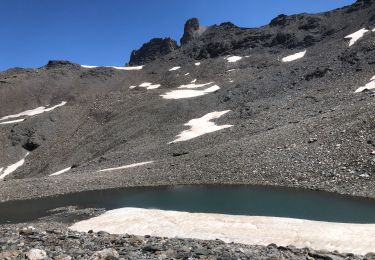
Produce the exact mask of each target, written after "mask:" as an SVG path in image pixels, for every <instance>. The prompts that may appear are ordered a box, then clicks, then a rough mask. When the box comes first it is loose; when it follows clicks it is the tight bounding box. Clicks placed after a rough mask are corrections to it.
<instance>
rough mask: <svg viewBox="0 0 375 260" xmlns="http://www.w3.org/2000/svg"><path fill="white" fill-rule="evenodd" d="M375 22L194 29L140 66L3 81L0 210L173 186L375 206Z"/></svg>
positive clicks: (28, 74)
mask: <svg viewBox="0 0 375 260" xmlns="http://www.w3.org/2000/svg"><path fill="white" fill-rule="evenodd" d="M374 14H375V3H374V1H358V2H357V3H355V4H353V5H351V6H347V7H343V8H340V9H337V10H333V11H330V12H326V13H320V14H298V15H292V16H285V15H280V16H278V17H276V18H275V19H273V20H272V21H271V23H270V24H269V25H266V26H263V27H260V28H240V27H238V26H235V25H234V24H232V23H228V22H227V23H222V24H220V25H212V26H209V27H203V26H201V25H200V24H199V22H198V21H197V20H196V19H193V20H190V21H189V22H188V23H187V25H186V26H185V29H186V30H185V32H186V34H184V37H183V39H182V43H183V44H182V45H181V46H179V47H178V46H177V43H176V42H175V41H174V40H172V39H169V38H167V39H154V40H151V41H150V42H149V43H146V44H145V45H144V46H142V48H140V49H139V50H137V51H134V52H133V54H132V57H131V61H130V64H131V65H140V64H142V65H144V66H143V67H124V68H118V67H90V66H81V65H79V64H74V63H71V62H66V61H53V62H50V63H49V64H48V65H46V66H44V67H42V68H38V69H12V70H8V71H4V72H1V73H0V98H1V102H0V118H2V119H0V176H4V177H3V179H5V180H7V181H1V182H0V200H1V199H6V198H9V197H12V196H15V197H17V196H18V197H28V196H39V195H52V194H56V193H65V192H71V191H79V190H85V189H98V188H99V189H102V188H104V187H105V188H111V187H122V186H128V185H150V184H152V185H155V184H176V183H179V184H181V183H183V184H189V183H250V184H267V185H282V186H292V187H305V188H311V189H322V190H328V191H336V192H340V193H346V194H356V195H366V196H371V197H375V190H374V188H373V187H375V176H373V175H374V174H373V173H374V172H375V168H374V167H375V164H374V155H373V153H374V150H375V146H374V145H375V139H374V127H375V125H374V122H375V118H374V113H373V111H374V105H375V102H374V96H373V95H374V94H373V90H371V89H372V86H373V85H374V80H373V77H374V68H373V66H374V64H375V48H374V39H375V32H374V31H373V30H374V28H375V15H374ZM197 28H198V29H197ZM202 28H203V29H202ZM361 87H362V88H361ZM360 89H362V90H364V91H363V92H362V91H359V90H360ZM356 91H357V92H356ZM63 102H66V103H63ZM30 111H31V112H30ZM17 115H18V116H17ZM16 166H17V167H16ZM121 166H126V167H125V168H121V169H114V170H113V169H112V168H116V167H121ZM130 168H131V169H130ZM108 169H111V170H108ZM101 170H106V171H101ZM61 171H63V173H61ZM118 173H123V174H118ZM49 175H52V176H49ZM31 177H32V178H31ZM40 178H42V179H43V181H40ZM82 183H85V185H82Z"/></svg>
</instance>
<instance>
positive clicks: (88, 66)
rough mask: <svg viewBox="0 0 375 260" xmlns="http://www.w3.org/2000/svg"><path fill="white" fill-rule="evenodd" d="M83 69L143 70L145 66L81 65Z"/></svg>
mask: <svg viewBox="0 0 375 260" xmlns="http://www.w3.org/2000/svg"><path fill="white" fill-rule="evenodd" d="M81 67H82V68H86V69H94V68H100V67H104V68H112V69H116V70H141V69H143V65H142V66H133V67H117V66H91V65H81Z"/></svg>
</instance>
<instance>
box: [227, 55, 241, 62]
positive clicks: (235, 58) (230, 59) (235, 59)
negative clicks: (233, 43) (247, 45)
mask: <svg viewBox="0 0 375 260" xmlns="http://www.w3.org/2000/svg"><path fill="white" fill-rule="evenodd" d="M241 59H242V57H241V56H230V57H228V58H226V60H227V61H228V62H237V61H239V60H241Z"/></svg>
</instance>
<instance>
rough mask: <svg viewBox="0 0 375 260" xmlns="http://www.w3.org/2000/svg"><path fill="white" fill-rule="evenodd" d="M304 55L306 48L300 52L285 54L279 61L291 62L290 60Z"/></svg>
mask: <svg viewBox="0 0 375 260" xmlns="http://www.w3.org/2000/svg"><path fill="white" fill-rule="evenodd" d="M305 55H306V50H305V51H301V52H297V53H295V54H292V55H289V56H286V57H284V58H282V59H281V61H282V62H291V61H294V60H298V59H301V58H303V57H304V56H305Z"/></svg>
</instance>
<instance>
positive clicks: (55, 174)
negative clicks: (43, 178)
mask: <svg viewBox="0 0 375 260" xmlns="http://www.w3.org/2000/svg"><path fill="white" fill-rule="evenodd" d="M71 168H72V167H68V168H65V169H63V170H61V171H58V172H55V173H52V174H50V175H49V176H57V175H60V174H62V173H64V172H67V171H69V170H70V169H71Z"/></svg>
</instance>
